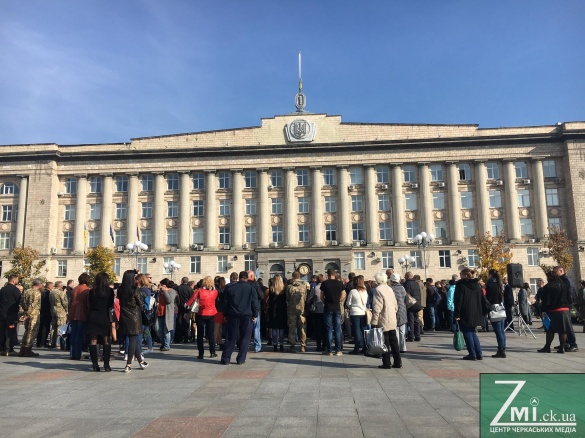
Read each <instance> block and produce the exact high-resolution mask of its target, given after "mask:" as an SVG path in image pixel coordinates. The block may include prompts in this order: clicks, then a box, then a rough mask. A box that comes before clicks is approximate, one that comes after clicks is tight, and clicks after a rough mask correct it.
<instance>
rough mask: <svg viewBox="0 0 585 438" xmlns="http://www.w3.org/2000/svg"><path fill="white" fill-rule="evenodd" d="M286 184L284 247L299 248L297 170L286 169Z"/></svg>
mask: <svg viewBox="0 0 585 438" xmlns="http://www.w3.org/2000/svg"><path fill="white" fill-rule="evenodd" d="M284 170H285V182H284V203H285V210H284V213H285V216H284V227H285V228H284V245H285V246H297V243H298V241H299V239H298V237H299V236H298V234H297V232H296V231H297V230H296V227H297V208H296V205H295V202H297V198H295V186H296V184H295V170H294V168H290V167H289V168H285V169H284Z"/></svg>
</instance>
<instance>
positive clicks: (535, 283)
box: [528, 278, 541, 297]
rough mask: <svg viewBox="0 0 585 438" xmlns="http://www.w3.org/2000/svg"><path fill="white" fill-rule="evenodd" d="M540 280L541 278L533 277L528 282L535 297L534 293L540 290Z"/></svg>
mask: <svg viewBox="0 0 585 438" xmlns="http://www.w3.org/2000/svg"><path fill="white" fill-rule="evenodd" d="M539 280H541V278H531V279H530V280H529V282H528V284H529V285H530V290H531V291H532V296H533V297H534V295H535V294H536V292H538V282H539Z"/></svg>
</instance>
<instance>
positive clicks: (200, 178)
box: [191, 172, 205, 190]
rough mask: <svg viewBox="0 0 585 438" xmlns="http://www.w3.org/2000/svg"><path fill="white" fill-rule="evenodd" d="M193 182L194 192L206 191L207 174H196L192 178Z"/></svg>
mask: <svg viewBox="0 0 585 438" xmlns="http://www.w3.org/2000/svg"><path fill="white" fill-rule="evenodd" d="M191 178H192V180H193V190H205V174H204V173H201V172H197V173H194V174H193V176H192V177H191Z"/></svg>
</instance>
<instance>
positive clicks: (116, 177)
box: [0, 105, 585, 283]
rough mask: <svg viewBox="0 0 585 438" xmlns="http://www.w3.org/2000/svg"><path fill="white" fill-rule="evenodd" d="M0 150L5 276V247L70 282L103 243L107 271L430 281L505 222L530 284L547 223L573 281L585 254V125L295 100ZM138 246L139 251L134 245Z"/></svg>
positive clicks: (465, 260)
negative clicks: (400, 115) (117, 138)
mask: <svg viewBox="0 0 585 438" xmlns="http://www.w3.org/2000/svg"><path fill="white" fill-rule="evenodd" d="M0 157H1V159H0V160H1V161H0V165H1V168H2V172H1V173H0V204H1V206H2V218H1V219H2V221H1V222H0V260H1V261H2V268H3V270H4V272H5V271H6V269H8V268H9V267H10V262H9V260H10V257H11V255H10V254H11V250H12V249H13V248H14V247H15V246H31V247H33V248H35V249H37V250H38V251H39V252H40V253H41V257H42V258H43V259H45V260H46V261H47V265H46V267H47V272H46V274H45V275H46V276H47V277H48V278H51V279H54V278H56V279H67V278H77V276H78V275H79V273H80V272H81V271H82V270H83V267H84V252H85V251H87V250H88V248H92V247H95V246H97V245H99V244H101V245H105V246H108V247H111V248H113V249H114V251H115V252H116V265H115V269H116V271H117V273H120V272H123V271H124V270H125V269H130V268H133V267H134V266H135V265H137V266H138V268H139V269H140V270H141V271H143V272H144V271H148V272H150V273H151V274H153V276H154V278H155V279H160V278H162V277H163V276H164V275H168V272H165V268H164V266H163V264H164V263H169V262H170V261H175V262H176V263H179V264H180V265H181V268H180V269H179V270H178V271H176V272H175V273H174V275H175V278H176V277H177V276H184V275H187V276H190V277H199V276H200V275H212V276H215V275H226V274H227V273H228V272H231V271H240V270H243V269H256V268H257V269H258V271H259V272H260V275H261V276H263V277H268V276H270V275H274V274H275V273H281V274H284V275H285V276H287V277H289V276H290V273H291V272H292V271H293V270H295V269H299V271H300V272H301V273H302V274H303V275H305V276H308V275H310V274H312V273H322V272H325V271H326V270H327V269H328V268H329V267H334V268H336V269H338V270H339V271H340V272H341V274H342V276H346V275H347V274H348V273H349V272H356V273H359V274H364V275H366V277H367V278H372V277H373V274H374V273H375V272H376V271H379V270H382V269H386V268H388V267H394V268H395V269H396V270H398V272H401V273H403V272H404V270H405V269H406V268H407V266H406V264H405V263H403V264H402V265H401V264H400V262H399V259H401V258H404V257H405V256H407V257H406V258H407V262H406V263H407V264H409V265H411V266H408V268H409V269H411V270H413V271H414V272H415V273H419V274H421V276H423V275H424V272H425V270H424V268H425V265H426V268H427V272H428V275H429V276H431V277H434V278H439V279H440V278H450V276H451V274H452V273H454V272H457V271H459V270H460V269H462V268H463V267H464V266H474V265H475V264H476V263H477V259H476V256H475V253H474V245H473V243H472V240H473V237H474V236H475V235H482V234H484V233H486V232H492V233H494V234H495V233H501V232H503V233H504V234H505V236H506V238H507V239H508V240H509V241H510V242H511V243H513V244H514V249H513V262H516V263H521V264H522V265H523V266H524V274H525V275H524V277H525V280H526V281H530V282H532V283H534V282H535V281H536V279H537V278H539V277H542V271H541V269H540V268H539V267H538V265H539V260H541V259H542V258H543V257H546V256H547V254H546V251H543V248H544V244H543V242H544V241H545V240H546V238H547V235H548V233H549V229H550V228H551V227H552V226H553V225H556V226H559V227H562V228H564V229H566V230H567V231H568V233H569V236H570V237H571V238H572V239H573V240H575V242H576V245H575V247H574V256H575V266H574V268H573V275H574V276H575V277H577V278H580V271H581V267H582V266H583V263H584V262H585V257H584V253H583V252H582V250H583V247H582V246H581V245H585V220H584V218H585V122H566V123H557V124H554V125H550V126H527V127H515V128H495V129H482V128H479V127H478V126H477V125H427V124H424V125H423V124H412V125H411V124H383V123H371V124H369V123H348V122H342V120H341V117H340V116H331V115H326V114H313V113H308V112H304V110H303V106H302V105H300V107H299V110H298V111H297V112H295V113H292V114H288V115H282V116H276V117H272V118H266V119H262V120H261V124H260V126H254V127H247V128H236V129H229V130H221V131H209V132H196V133H187V134H176V135H164V136H158V137H144V138H135V139H132V140H130V141H127V142H124V143H116V144H80V145H57V144H30V145H4V146H0ZM423 231H425V232H427V233H429V234H434V235H435V236H436V240H435V241H434V242H433V243H432V244H431V246H430V247H429V248H428V249H427V251H426V259H425V253H424V252H423V251H422V248H420V247H419V246H417V245H416V242H415V240H414V238H415V236H416V235H417V234H419V233H421V232H423ZM136 240H140V241H141V242H143V243H145V244H147V245H148V247H149V249H148V250H147V251H145V252H141V253H139V254H131V253H130V252H129V250H127V249H126V245H127V244H128V243H129V242H134V241H136ZM542 261H544V262H548V263H549V264H550V263H552V261H551V260H550V259H549V260H546V259H542ZM195 274H197V275H195Z"/></svg>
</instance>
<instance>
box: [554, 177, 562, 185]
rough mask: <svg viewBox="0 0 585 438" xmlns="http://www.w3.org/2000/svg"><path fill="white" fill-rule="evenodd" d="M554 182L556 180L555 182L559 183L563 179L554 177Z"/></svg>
mask: <svg viewBox="0 0 585 438" xmlns="http://www.w3.org/2000/svg"><path fill="white" fill-rule="evenodd" d="M555 182H556V183H557V184H560V183H562V182H563V180H562V178H555Z"/></svg>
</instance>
